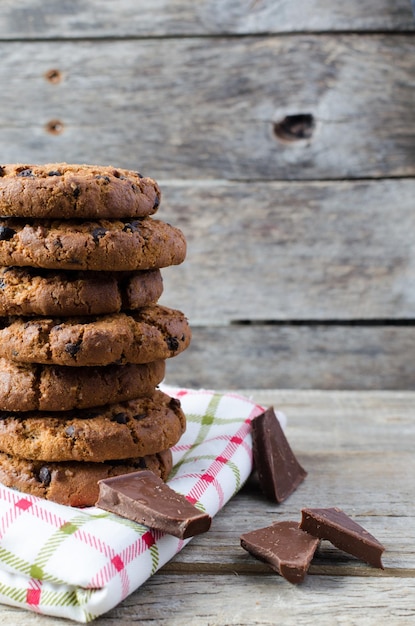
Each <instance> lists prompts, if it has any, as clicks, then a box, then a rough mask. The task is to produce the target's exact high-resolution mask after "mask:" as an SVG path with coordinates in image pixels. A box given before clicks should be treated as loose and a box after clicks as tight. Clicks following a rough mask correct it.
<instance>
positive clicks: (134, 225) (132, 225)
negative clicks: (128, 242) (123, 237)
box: [122, 220, 140, 233]
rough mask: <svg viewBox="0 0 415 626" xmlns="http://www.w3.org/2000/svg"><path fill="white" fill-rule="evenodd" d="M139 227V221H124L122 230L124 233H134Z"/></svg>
mask: <svg viewBox="0 0 415 626" xmlns="http://www.w3.org/2000/svg"><path fill="white" fill-rule="evenodd" d="M139 228H140V222H138V221H137V220H136V221H134V222H126V223H125V225H124V227H123V229H122V230H123V232H124V233H135V232H137V231H138V230H139Z"/></svg>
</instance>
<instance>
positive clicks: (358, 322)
mask: <svg viewBox="0 0 415 626" xmlns="http://www.w3.org/2000/svg"><path fill="white" fill-rule="evenodd" d="M229 325H230V326H415V319H399V318H396V319H347V320H342V319H339V320H337V319H335V320H326V319H317V320H316V319H304V320H303V319H301V320H270V319H268V320H267V319H264V320H258V319H255V320H249V319H246V320H244V319H241V320H231V321H230V322H229ZM196 326H199V324H196ZM224 326H226V324H224Z"/></svg>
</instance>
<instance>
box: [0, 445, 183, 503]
mask: <svg viewBox="0 0 415 626" xmlns="http://www.w3.org/2000/svg"><path fill="white" fill-rule="evenodd" d="M171 468H172V456H171V452H170V450H165V451H164V452H158V453H157V454H152V455H148V456H144V457H140V458H135V459H125V460H122V461H106V462H104V463H80V462H79V463H77V462H70V461H68V462H62V463H44V462H43V461H29V460H26V459H18V458H16V457H12V456H10V455H8V454H4V453H0V482H1V483H3V485H6V487H11V488H13V489H17V490H18V491H21V492H23V493H28V494H31V495H33V496H38V497H40V498H46V499H47V500H52V501H53V502H57V503H58V504H65V505H68V506H80V507H81V506H93V505H94V504H95V502H96V501H97V499H98V494H99V488H98V484H97V483H98V481H99V480H102V479H105V478H110V477H111V476H118V475H120V474H128V473H130V472H137V471H138V470H144V469H149V470H151V471H152V472H154V473H155V474H156V475H157V476H160V478H162V479H163V480H164V481H165V480H167V477H168V475H169V473H170V471H171Z"/></svg>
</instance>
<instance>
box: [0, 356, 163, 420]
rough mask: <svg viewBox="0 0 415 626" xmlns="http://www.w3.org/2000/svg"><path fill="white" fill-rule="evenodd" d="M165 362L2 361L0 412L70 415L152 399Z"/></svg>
mask: <svg viewBox="0 0 415 626" xmlns="http://www.w3.org/2000/svg"><path fill="white" fill-rule="evenodd" d="M165 369H166V368H165V362H164V361H154V362H153V363H145V364H142V365H136V364H133V363H127V364H126V365H106V366H104V367H65V366H62V365H36V364H23V363H16V362H14V361H9V360H7V359H2V358H0V411H37V410H39V411H69V410H71V409H85V408H90V407H93V406H102V405H104V404H114V403H116V402H124V401H126V400H132V399H134V398H141V397H143V396H147V395H151V394H152V393H153V392H154V390H155V388H156V387H157V385H158V384H159V383H160V382H161V381H162V380H163V378H164V374H165Z"/></svg>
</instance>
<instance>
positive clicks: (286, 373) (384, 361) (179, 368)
mask: <svg viewBox="0 0 415 626" xmlns="http://www.w3.org/2000/svg"><path fill="white" fill-rule="evenodd" d="M414 351H415V328H414V327H413V326H412V327H405V326H403V327H402V326H401V327H400V326H392V327H389V326H386V327H382V326H374V327H366V326H337V327H336V326H324V325H317V326H290V325H287V326H278V325H252V326H249V325H248V326H236V325H235V326H233V325H232V326H223V327H222V326H218V327H207V328H202V327H198V326H196V327H193V339H192V343H191V345H190V347H189V348H188V350H187V351H186V352H185V353H183V354H182V355H180V356H178V357H176V358H174V359H170V360H169V361H168V363H167V372H166V382H168V383H170V384H179V385H183V386H187V387H196V388H199V387H204V388H213V389H218V388H219V389H223V388H227V387H228V388H231V389H236V388H238V387H252V386H256V387H258V388H267V387H271V385H273V386H274V387H276V388H280V389H285V388H298V389H313V388H314V389H415V373H414V367H413V354H414Z"/></svg>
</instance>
